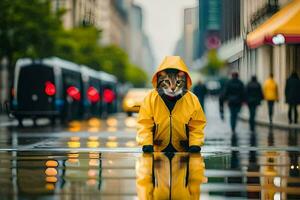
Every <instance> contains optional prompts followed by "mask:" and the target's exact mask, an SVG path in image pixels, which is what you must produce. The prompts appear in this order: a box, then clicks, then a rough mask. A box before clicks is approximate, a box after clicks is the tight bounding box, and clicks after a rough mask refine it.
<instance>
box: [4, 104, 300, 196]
mask: <svg viewBox="0 0 300 200" xmlns="http://www.w3.org/2000/svg"><path fill="white" fill-rule="evenodd" d="M206 110H207V120H208V124H207V127H206V130H205V134H206V140H205V146H204V147H203V148H202V152H201V154H191V155H189V154H186V153H177V154H161V153H154V154H143V153H141V149H140V148H139V147H137V144H136V142H135V136H136V117H135V116H133V117H127V116H126V115H125V114H117V115H115V116H111V117H109V118H108V119H106V120H103V119H102V120H100V119H91V120H89V121H73V122H70V123H69V125H68V126H66V127H61V126H57V127H50V126H48V125H40V126H39V127H37V128H33V127H31V126H30V124H29V125H28V126H26V127H24V128H18V127H17V126H16V124H15V123H14V122H5V123H4V122H2V123H0V186H1V187H0V199H1V200H2V199H70V200H71V199H72V200H73V199H109V200H110V199H112V200H113V199H199V198H200V199H217V200H218V199H272V200H273V199H274V200H282V199H300V171H299V155H300V135H299V134H300V131H297V130H279V129H272V128H269V127H257V129H256V132H255V133H251V132H250V131H249V128H248V124H246V123H242V122H239V124H238V128H237V133H236V134H232V133H231V131H230V128H229V123H228V122H227V121H225V122H223V121H221V120H220V118H219V113H218V107H217V102H216V101H207V105H206ZM227 114H228V113H227ZM226 120H228V116H226ZM25 124H26V123H25Z"/></svg>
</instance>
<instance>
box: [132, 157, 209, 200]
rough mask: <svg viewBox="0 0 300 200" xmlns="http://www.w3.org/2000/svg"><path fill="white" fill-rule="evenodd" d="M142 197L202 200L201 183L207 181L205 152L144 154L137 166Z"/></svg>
mask: <svg viewBox="0 0 300 200" xmlns="http://www.w3.org/2000/svg"><path fill="white" fill-rule="evenodd" d="M136 167H137V168H136V172H137V181H136V182H137V193H138V199H140V200H144V199H145V200H146V199H149V200H156V199H157V200H164V199H166V200H167V199H174V200H175V199H178V200H196V199H197V200H198V199H199V197H200V184H201V183H205V182H207V178H206V177H205V176H204V171H205V164H204V162H203V158H202V157H201V154H198V153H197V154H188V153H184V154H180V153H175V154H174V157H173V158H172V159H171V160H170V159H169V158H168V157H167V156H166V155H164V154H163V153H158V152H157V153H154V154H143V155H142V156H141V157H140V159H139V160H138V162H137V165H136Z"/></svg>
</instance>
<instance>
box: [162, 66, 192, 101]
mask: <svg viewBox="0 0 300 200" xmlns="http://www.w3.org/2000/svg"><path fill="white" fill-rule="evenodd" d="M157 80H158V81H157V83H158V84H157V89H158V92H159V93H164V94H165V95H167V96H169V97H177V96H178V95H181V96H183V95H184V94H185V93H186V91H187V84H186V75H185V73H184V72H183V71H180V70H177V69H166V70H163V71H161V72H159V74H158V78H157Z"/></svg>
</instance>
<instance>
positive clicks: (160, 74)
mask: <svg viewBox="0 0 300 200" xmlns="http://www.w3.org/2000/svg"><path fill="white" fill-rule="evenodd" d="M166 75H167V73H166V72H165V71H161V72H159V73H158V76H166Z"/></svg>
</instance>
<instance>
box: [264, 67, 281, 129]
mask: <svg viewBox="0 0 300 200" xmlns="http://www.w3.org/2000/svg"><path fill="white" fill-rule="evenodd" d="M263 92H264V99H265V100H266V101H267V103H268V114H269V122H270V124H271V125H272V123H273V110H274V103H275V101H278V87H277V84H276V82H275V80H274V79H273V74H272V73H270V76H269V78H268V79H267V80H265V82H264V88H263Z"/></svg>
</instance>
